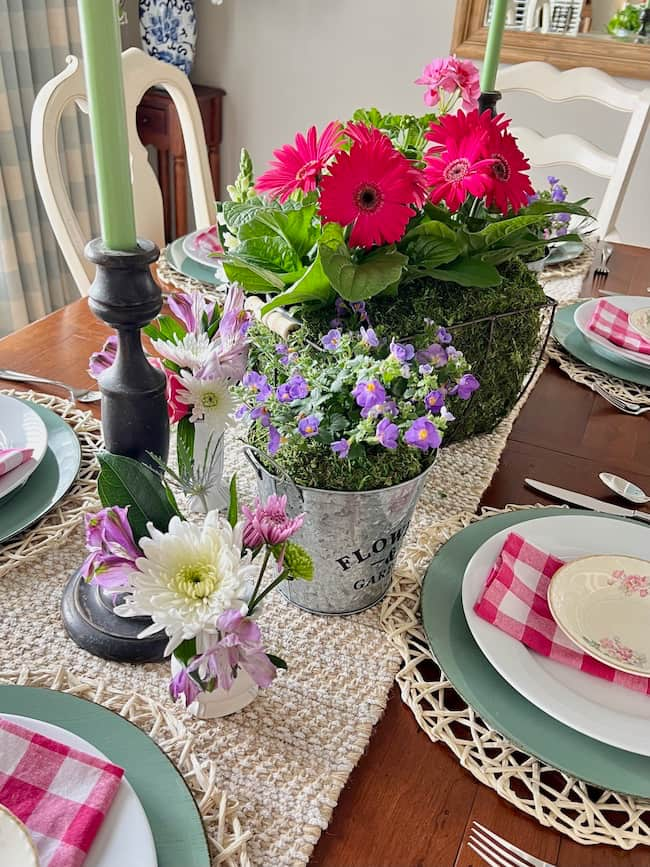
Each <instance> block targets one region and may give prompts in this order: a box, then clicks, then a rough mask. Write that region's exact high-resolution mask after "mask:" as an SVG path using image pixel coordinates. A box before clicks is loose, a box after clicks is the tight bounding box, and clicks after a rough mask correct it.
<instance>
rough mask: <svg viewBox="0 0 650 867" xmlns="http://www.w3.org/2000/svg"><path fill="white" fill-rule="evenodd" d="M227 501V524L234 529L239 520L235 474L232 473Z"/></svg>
mask: <svg viewBox="0 0 650 867" xmlns="http://www.w3.org/2000/svg"><path fill="white" fill-rule="evenodd" d="M228 490H229V495H230V496H229V500H228V523H229V524H230V526H231V527H234V526H235V524H236V523H237V520H238V518H239V501H238V497H237V473H234V475H233V477H232V479H231V480H230V487H229V489H228Z"/></svg>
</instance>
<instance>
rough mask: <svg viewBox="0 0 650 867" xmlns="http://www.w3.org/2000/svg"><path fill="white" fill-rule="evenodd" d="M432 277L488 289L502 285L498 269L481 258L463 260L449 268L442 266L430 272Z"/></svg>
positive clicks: (457, 261) (453, 263)
mask: <svg viewBox="0 0 650 867" xmlns="http://www.w3.org/2000/svg"><path fill="white" fill-rule="evenodd" d="M429 276H430V277H435V278H436V279H438V280H446V281H449V282H450V283H458V284H459V285H460V286H468V287H470V288H471V287H476V288H478V289H487V288H489V287H490V286H498V285H499V284H500V283H501V275H500V274H499V272H498V271H497V269H496V268H495V267H494V266H493V265H490V264H488V263H487V262H483V261H482V260H481V259H479V258H473V259H472V258H469V257H465V258H461V259H457V260H456V261H455V262H452V263H451V264H450V265H448V266H446V267H445V266H444V265H443V266H441V267H440V268H437V269H432V270H431V271H430V272H429Z"/></svg>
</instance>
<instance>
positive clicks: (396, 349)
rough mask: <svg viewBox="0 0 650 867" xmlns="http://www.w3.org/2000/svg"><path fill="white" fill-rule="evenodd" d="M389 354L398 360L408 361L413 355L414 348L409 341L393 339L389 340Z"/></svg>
mask: <svg viewBox="0 0 650 867" xmlns="http://www.w3.org/2000/svg"><path fill="white" fill-rule="evenodd" d="M390 354H391V355H392V356H393V358H396V359H397V360H398V361H410V360H411V359H412V358H413V356H414V355H415V350H414V349H413V345H412V344H411V343H405V344H402V343H395V341H394V340H391V342H390ZM407 375H408V374H407Z"/></svg>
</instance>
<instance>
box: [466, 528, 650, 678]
mask: <svg viewBox="0 0 650 867" xmlns="http://www.w3.org/2000/svg"><path fill="white" fill-rule="evenodd" d="M561 566H564V563H563V561H562V560H558V559H557V557H553V556H552V554H545V553H544V552H543V551H540V549H539V548H536V547H535V546H534V545H531V544H530V542H526V540H525V539H522V537H521V536H518V535H517V533H510V535H509V536H508V538H507V539H506V541H505V544H504V546H503V548H502V549H501V553H500V554H499V556H498V557H497V559H496V562H495V564H494V566H493V567H492V570H491V572H490V574H489V575H488V578H487V581H486V583H485V587H484V588H483V591H482V593H481V595H480V596H479V598H478V601H477V602H476V605H475V606H474V611H475V612H476V613H477V614H478V615H479V617H482V618H483V620H487V621H488V623H493V624H494V626H496V627H497V628H498V629H500V630H501V631H502V632H505V633H507V634H508V635H511V636H512V637H513V638H516V639H517V641H521V643H522V644H525V645H526V647H530V649H531V650H535V651H536V652H537V653H541V654H542V656H548V657H549V658H550V659H554V660H555V661H556V662H562V663H564V665H570V666H571V667H572V668H578V669H580V670H581V671H585V672H586V673H587V674H593V675H595V676H596V677H602V678H603V679H604V680H610V681H612V682H613V683H618V684H620V685H621V686H626V687H628V688H629V689H634V690H636V691H637V692H645V693H648V694H650V679H648V678H647V677H639V676H638V675H636V674H626V673H625V672H624V671H619V670H618V669H616V668H612V667H611V666H609V665H605V664H604V663H603V662H600V661H599V660H597V659H594V658H593V657H592V656H589V655H588V654H586V653H584V652H583V651H582V650H581V649H580V648H579V647H578V645H577V644H575V643H574V642H573V641H571V639H570V638H569V637H568V636H566V635H565V634H564V633H563V632H562V630H561V629H560V627H559V626H558V625H557V623H556V622H555V620H553V617H552V615H551V610H550V608H549V607H548V602H547V601H546V595H547V592H548V586H549V584H550V583H551V578H552V577H553V575H555V573H556V572H557V570H558V569H559V568H560V567H561Z"/></svg>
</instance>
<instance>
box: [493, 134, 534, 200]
mask: <svg viewBox="0 0 650 867" xmlns="http://www.w3.org/2000/svg"><path fill="white" fill-rule="evenodd" d="M487 153H488V156H490V157H491V158H492V159H493V160H494V162H493V164H492V168H491V170H490V174H491V175H492V184H491V186H490V189H488V191H487V197H486V200H485V203H486V205H487V206H488V208H489V207H491V206H492V205H495V206H496V207H497V208H498V209H499V210H500V211H501V213H502V214H503V215H504V216H505V215H506V214H507V213H508V211H509V209H510V208H512V210H513V211H515V213H516V212H517V211H519V210H520V209H521V208H523V206H524V205H526V204H527V203H528V200H529V197H530V196H532V195H533V194H534V192H535V191H534V189H533V185H532V184H531V182H530V177H529V176H528V174H527V172H528V170H529V169H530V163H529V162H528V160H527V159H526V158H525V156H524V155H523V153H522V152H521V151H520V149H519V147H518V145H517V140H516V139H515V137H514V136H512V135H511V134H510V133H508V132H504V133H500V132H498V131H494V132H493V134H492V135H490V136H489V137H488V141H487Z"/></svg>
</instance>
